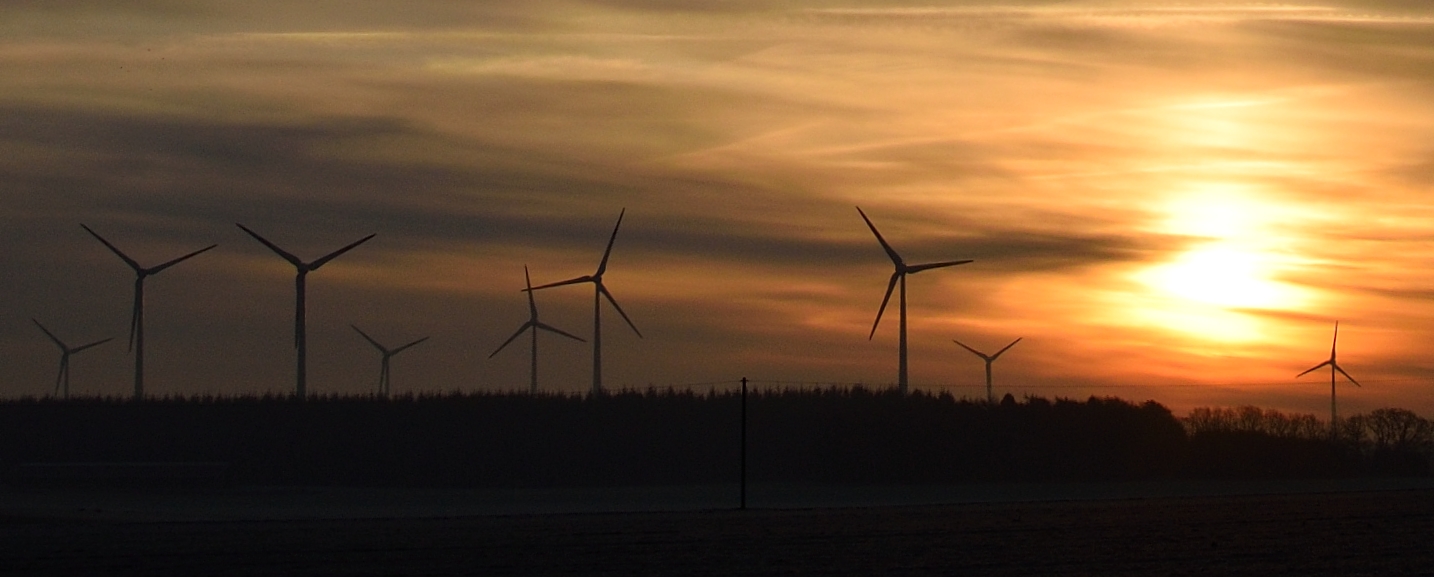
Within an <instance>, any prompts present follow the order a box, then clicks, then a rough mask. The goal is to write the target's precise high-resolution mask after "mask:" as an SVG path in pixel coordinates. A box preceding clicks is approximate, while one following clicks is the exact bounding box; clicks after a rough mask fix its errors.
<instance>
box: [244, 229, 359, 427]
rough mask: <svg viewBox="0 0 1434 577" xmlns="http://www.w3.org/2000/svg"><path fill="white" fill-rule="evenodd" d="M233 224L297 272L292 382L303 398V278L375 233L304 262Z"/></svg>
mask: <svg viewBox="0 0 1434 577" xmlns="http://www.w3.org/2000/svg"><path fill="white" fill-rule="evenodd" d="M234 225H235V226H237V227H239V228H240V229H241V230H243V231H244V232H246V233H249V236H252V237H254V240H257V241H259V242H260V243H262V244H263V245H264V246H267V247H269V250H272V251H274V254H277V255H279V256H280V257H283V259H284V260H286V261H289V264H292V265H294V269H295V270H296V271H297V273H298V274H296V275H295V277H294V349H295V350H297V351H298V354H297V357H298V359H297V363H296V364H297V371H296V372H297V373H298V375H297V377H296V382H295V384H294V395H295V396H297V397H299V398H301V399H302V398H305V397H306V396H307V394H308V390H307V387H306V372H307V369H308V364H307V362H306V360H305V355H307V353H308V335H307V334H306V333H305V332H304V279H305V278H306V277H307V276H308V275H309V273H310V272H313V271H316V270H319V267H321V266H324V265H325V264H328V262H329V261H331V260H334V259H335V258H338V256H339V255H341V254H343V253H346V252H348V251H350V250H353V248H354V247H356V246H358V245H361V244H363V243H365V242H367V241H368V239H371V238H373V237H374V236H375V235H376V233H375V234H370V235H368V236H366V237H363V238H361V239H358V240H356V241H354V242H352V243H349V245H348V246H345V247H343V248H341V249H338V250H336V251H334V252H331V253H329V254H326V255H324V256H321V257H319V258H317V259H314V260H313V261H312V262H304V261H302V260H299V257H296V256H294V255H292V254H289V253H288V252H287V251H285V250H284V249H282V248H279V247H278V246H276V245H275V244H274V243H272V242H269V241H268V239H265V238H264V237H262V236H259V234H258V233H256V232H254V231H252V230H249V229H248V228H245V226H244V225H242V224H239V223H237V222H236V223H234Z"/></svg>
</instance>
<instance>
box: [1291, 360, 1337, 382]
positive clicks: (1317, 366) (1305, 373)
mask: <svg viewBox="0 0 1434 577" xmlns="http://www.w3.org/2000/svg"><path fill="white" fill-rule="evenodd" d="M1328 364H1329V361H1325V362H1323V363H1320V364H1318V365H1315V366H1313V367H1310V368H1309V369H1308V370H1306V371H1305V372H1303V373H1300V374H1298V375H1295V378H1296V379H1298V378H1300V377H1303V376H1305V375H1308V374H1310V373H1313V372H1315V370H1316V369H1322V368H1324V367H1325V366H1326V365H1328Z"/></svg>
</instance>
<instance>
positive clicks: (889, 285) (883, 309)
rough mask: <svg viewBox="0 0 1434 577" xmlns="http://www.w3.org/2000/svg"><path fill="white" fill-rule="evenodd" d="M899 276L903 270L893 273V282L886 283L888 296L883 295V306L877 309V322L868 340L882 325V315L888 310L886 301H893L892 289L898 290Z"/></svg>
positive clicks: (873, 325)
mask: <svg viewBox="0 0 1434 577" xmlns="http://www.w3.org/2000/svg"><path fill="white" fill-rule="evenodd" d="M898 278H901V271H897V272H894V273H891V282H889V283H886V296H884V297H881V308H879V309H876V322H874V323H871V334H869V335H867V336H866V340H868V341H869V340H871V339H872V337H875V336H876V327H878V326H880V325H881V315H882V313H885V312H886V303H889V302H891V291H894V290H896V279H898Z"/></svg>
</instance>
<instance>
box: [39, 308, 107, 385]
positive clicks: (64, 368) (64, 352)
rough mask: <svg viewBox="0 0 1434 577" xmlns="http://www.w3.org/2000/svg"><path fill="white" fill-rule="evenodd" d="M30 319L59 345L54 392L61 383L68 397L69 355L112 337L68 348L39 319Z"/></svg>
mask: <svg viewBox="0 0 1434 577" xmlns="http://www.w3.org/2000/svg"><path fill="white" fill-rule="evenodd" d="M30 320H31V321H34V322H35V326H37V327H40V330H42V331H45V336H47V337H50V340H51V341H54V342H55V346H57V347H60V374H58V375H56V376H55V393H57V394H58V393H59V392H60V385H61V384H63V385H64V391H65V396H64V398H66V399H68V398H70V355H73V354H75V353H78V352H80V351H83V350H85V349H88V348H90V347H93V346H98V345H102V344H105V343H107V342H110V341H112V340H114V338H113V337H111V338H108V339H104V340H99V341H95V342H93V343H90V344H88V345H80V346H78V347H74V348H70V346H69V345H66V344H65V343H64V341H61V340H60V337H57V336H55V333H52V332H50V329H47V328H45V325H42V324H40V321H37V320H35V319H30Z"/></svg>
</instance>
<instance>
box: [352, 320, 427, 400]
mask: <svg viewBox="0 0 1434 577" xmlns="http://www.w3.org/2000/svg"><path fill="white" fill-rule="evenodd" d="M349 326H351V327H353V329H354V330H355V331H358V334H360V335H362V336H363V338H364V340H366V341H368V343H369V344H371V345H373V347H374V348H376V349H378V352H380V353H383V361H382V362H381V363H380V364H379V369H378V394H380V395H383V396H385V397H387V396H388V394H389V393H391V392H392V386H391V385H390V381H389V377H388V365H389V363H388V360H389V359H391V358H393V356H394V355H396V354H398V353H401V352H403V350H404V349H407V348H408V347H411V346H413V345H416V344H418V343H421V342H423V341H426V340H428V337H423V338H421V339H418V340H416V341H413V342H411V343H408V344H406V345H403V346H401V347H398V348H396V349H389V348H387V347H385V346H383V345H381V344H378V341H376V340H373V337H371V336H368V333H366V332H363V329H361V328H358V325H349Z"/></svg>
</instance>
